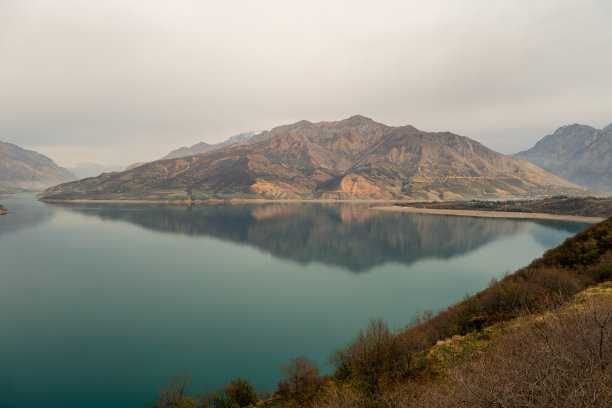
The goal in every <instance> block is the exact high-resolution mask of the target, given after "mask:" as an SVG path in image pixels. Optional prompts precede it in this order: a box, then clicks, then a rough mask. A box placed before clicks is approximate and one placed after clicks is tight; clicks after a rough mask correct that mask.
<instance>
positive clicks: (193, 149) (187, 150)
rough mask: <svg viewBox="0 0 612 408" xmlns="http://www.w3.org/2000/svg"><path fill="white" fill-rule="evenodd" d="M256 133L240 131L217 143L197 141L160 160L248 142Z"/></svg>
mask: <svg viewBox="0 0 612 408" xmlns="http://www.w3.org/2000/svg"><path fill="white" fill-rule="evenodd" d="M256 134H257V133H256V132H243V133H239V134H237V135H234V136H232V137H230V138H228V139H226V140H224V141H222V142H219V143H215V144H209V143H206V142H200V143H196V144H194V145H192V146H189V147H187V146H183V147H179V148H178V149H176V150H173V151H171V152H170V153H168V154H167V155H165V156H164V157H162V158H161V159H160V160H167V159H178V158H180V157H185V156H193V155H194V154H199V153H204V152H206V151H209V150H213V149H219V148H221V147H225V146H229V145H232V144H234V143H241V142H246V141H248V140H249V139H251V138H252V137H253V136H254V135H256Z"/></svg>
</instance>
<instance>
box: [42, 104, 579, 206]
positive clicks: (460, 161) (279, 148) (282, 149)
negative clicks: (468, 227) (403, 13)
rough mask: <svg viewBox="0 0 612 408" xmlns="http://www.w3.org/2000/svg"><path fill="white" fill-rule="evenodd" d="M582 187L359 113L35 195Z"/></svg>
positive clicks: (371, 193) (409, 195) (492, 191)
mask: <svg viewBox="0 0 612 408" xmlns="http://www.w3.org/2000/svg"><path fill="white" fill-rule="evenodd" d="M580 191H581V190H579V189H577V186H575V185H574V184H572V183H570V182H568V181H566V180H563V179H562V178H560V177H557V176H555V175H553V174H551V173H548V172H546V171H544V170H542V169H540V168H539V167H537V166H535V165H533V164H532V163H529V162H527V161H525V160H522V159H519V158H516V157H511V156H506V155H503V154H500V153H497V152H494V151H493V150H491V149H488V148H487V147H485V146H483V145H482V144H480V143H478V142H476V141H474V140H472V139H469V138H467V137H464V136H459V135H456V134H453V133H450V132H425V131H421V130H419V129H416V128H414V127H412V126H400V127H391V126H386V125H384V124H381V123H377V122H375V121H373V120H372V119H369V118H366V117H363V116H360V115H357V116H353V117H351V118H348V119H345V120H341V121H337V122H319V123H311V122H308V121H300V122H297V123H294V124H291V125H285V126H279V127H277V128H274V129H272V130H270V131H266V132H262V133H260V134H258V135H254V136H252V137H251V138H250V140H248V141H247V142H245V143H237V144H232V145H229V146H226V147H221V148H217V149H214V150H209V151H207V152H204V153H200V154H196V155H192V156H187V157H179V158H174V159H166V160H158V161H155V162H151V163H147V164H144V165H142V166H140V167H137V168H134V169H132V170H129V171H124V172H121V173H111V174H102V175H100V176H98V177H95V178H90V179H85V180H81V181H78V182H72V183H67V184H63V185H59V186H56V187H53V188H50V189H48V190H46V191H45V192H44V193H43V195H42V198H43V199H47V200H73V199H137V200H162V201H175V200H177V201H180V200H190V201H197V200H205V199H211V198H219V199H228V198H271V199H287V198H303V199H470V198H476V197H504V196H535V195H554V194H560V193H567V192H573V193H576V192H580Z"/></svg>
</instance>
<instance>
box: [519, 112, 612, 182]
mask: <svg viewBox="0 0 612 408" xmlns="http://www.w3.org/2000/svg"><path fill="white" fill-rule="evenodd" d="M516 157H520V158H522V159H525V160H528V161H530V162H531V163H534V164H536V165H537V166H540V167H541V168H543V169H544V170H546V171H549V172H551V173H553V174H556V175H558V176H559V177H562V178H564V179H566V180H569V181H571V182H573V183H576V184H578V185H581V186H583V187H586V188H589V189H593V190H598V191H607V192H612V124H610V125H608V126H606V127H605V128H603V129H601V130H599V129H595V128H592V127H590V126H584V125H578V124H575V125H569V126H563V127H561V128H559V129H557V130H556V131H555V133H553V134H552V135H548V136H546V137H544V138H543V139H542V140H540V141H539V142H538V143H536V145H535V146H534V147H532V148H531V149H529V150H525V151H523V152H519V153H517V154H516Z"/></svg>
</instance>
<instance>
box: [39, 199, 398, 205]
mask: <svg viewBox="0 0 612 408" xmlns="http://www.w3.org/2000/svg"><path fill="white" fill-rule="evenodd" d="M38 201H40V202H43V203H77V204H181V205H197V204H263V203H277V204H282V203H329V204H333V203H355V204H359V203H362V204H375V203H379V204H383V203H405V202H406V200H360V199H346V200H343V199H332V198H321V199H312V200H308V199H301V198H287V199H273V198H272V199H266V198H230V199H208V200H172V201H158V200H118V199H115V200H85V199H77V200H56V199H41V200H38Z"/></svg>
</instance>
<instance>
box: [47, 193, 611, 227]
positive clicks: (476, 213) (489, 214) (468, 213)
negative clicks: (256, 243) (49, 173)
mask: <svg viewBox="0 0 612 408" xmlns="http://www.w3.org/2000/svg"><path fill="white" fill-rule="evenodd" d="M38 201H41V202H43V203H75V204H161V205H218V204H267V203H275V204H299V203H318V204H342V203H347V204H381V205H380V206H376V207H370V210H376V211H388V212H405V213H414V214H433V215H455V216H464V217H481V218H510V219H539V220H558V221H575V222H588V223H597V222H601V221H603V220H605V219H606V217H587V216H581V215H562V214H548V213H528V212H504V211H481V210H451V209H438V208H418V207H400V206H394V205H392V204H394V203H406V200H393V199H389V200H380V199H372V200H360V199H312V200H308V199H299V198H290V199H264V198H231V199H208V200H193V201H192V200H171V201H160V200H121V199H114V200H88V199H77V200H57V199H46V200H45V199H42V200H38ZM384 204H388V205H384Z"/></svg>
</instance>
